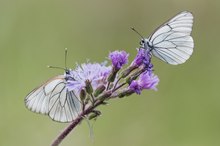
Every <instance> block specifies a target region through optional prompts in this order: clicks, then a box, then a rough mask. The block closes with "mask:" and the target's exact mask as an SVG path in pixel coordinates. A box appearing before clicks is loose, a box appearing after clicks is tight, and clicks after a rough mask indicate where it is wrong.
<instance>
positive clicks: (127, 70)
mask: <svg viewBox="0 0 220 146" xmlns="http://www.w3.org/2000/svg"><path fill="white" fill-rule="evenodd" d="M136 68H137V66H130V67H128V68H127V69H126V70H124V71H123V72H122V73H121V77H122V78H125V77H127V76H128V75H129V74H130V73H131V72H132V71H133V70H135V69H136Z"/></svg>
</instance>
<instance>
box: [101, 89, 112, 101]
mask: <svg viewBox="0 0 220 146" xmlns="http://www.w3.org/2000/svg"><path fill="white" fill-rule="evenodd" d="M111 95H112V92H111V91H107V92H105V93H103V94H102V95H100V96H99V97H98V98H99V100H101V101H104V100H105V99H107V98H108V97H110V96H111Z"/></svg>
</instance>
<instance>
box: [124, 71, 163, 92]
mask: <svg viewBox="0 0 220 146" xmlns="http://www.w3.org/2000/svg"><path fill="white" fill-rule="evenodd" d="M158 83H159V78H158V77H157V76H156V75H154V74H153V73H152V72H148V71H146V72H144V73H142V74H141V75H140V77H139V79H138V80H133V81H132V82H131V84H130V85H129V87H128V88H129V89H130V90H132V91H133V92H136V93H137V94H141V91H142V90H143V89H153V90H157V88H156V86H157V84H158Z"/></svg>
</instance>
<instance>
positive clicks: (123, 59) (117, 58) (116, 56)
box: [109, 51, 129, 70]
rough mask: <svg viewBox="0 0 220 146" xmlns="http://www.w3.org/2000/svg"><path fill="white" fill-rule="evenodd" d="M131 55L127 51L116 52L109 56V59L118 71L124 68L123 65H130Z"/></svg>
mask: <svg viewBox="0 0 220 146" xmlns="http://www.w3.org/2000/svg"><path fill="white" fill-rule="evenodd" d="M128 56H129V54H128V53H126V52H125V51H114V52H111V53H110V54H109V59H110V60H111V61H112V65H113V67H114V68H115V69H116V70H119V69H121V68H122V66H123V65H125V64H127V63H128Z"/></svg>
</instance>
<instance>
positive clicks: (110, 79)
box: [108, 66, 119, 82]
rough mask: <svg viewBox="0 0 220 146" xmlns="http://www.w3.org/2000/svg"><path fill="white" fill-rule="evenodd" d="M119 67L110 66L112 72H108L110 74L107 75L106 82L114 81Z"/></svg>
mask: <svg viewBox="0 0 220 146" xmlns="http://www.w3.org/2000/svg"><path fill="white" fill-rule="evenodd" d="M118 71H119V69H116V68H115V67H114V66H113V68H112V72H111V73H110V75H109V76H108V82H114V80H115V77H116V75H117V73H118Z"/></svg>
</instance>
